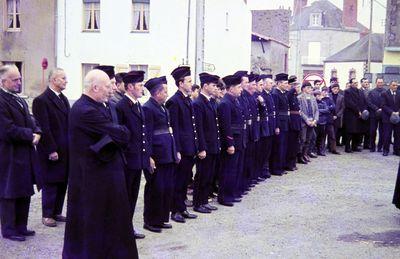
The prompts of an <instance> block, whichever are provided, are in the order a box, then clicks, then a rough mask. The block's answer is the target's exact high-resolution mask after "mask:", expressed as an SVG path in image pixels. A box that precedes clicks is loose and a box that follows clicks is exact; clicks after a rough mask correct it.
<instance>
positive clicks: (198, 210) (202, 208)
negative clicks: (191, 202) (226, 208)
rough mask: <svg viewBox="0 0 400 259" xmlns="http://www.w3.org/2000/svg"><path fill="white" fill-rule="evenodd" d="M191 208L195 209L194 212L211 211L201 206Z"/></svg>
mask: <svg viewBox="0 0 400 259" xmlns="http://www.w3.org/2000/svg"><path fill="white" fill-rule="evenodd" d="M193 210H194V211H196V212H199V213H207V214H209V213H211V210H209V209H206V208H205V207H203V206H199V207H193Z"/></svg>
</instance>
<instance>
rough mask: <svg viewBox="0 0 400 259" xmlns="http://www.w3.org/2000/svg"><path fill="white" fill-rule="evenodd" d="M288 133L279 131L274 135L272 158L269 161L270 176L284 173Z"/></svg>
mask: <svg viewBox="0 0 400 259" xmlns="http://www.w3.org/2000/svg"><path fill="white" fill-rule="evenodd" d="M287 137H288V132H287V131H281V132H280V133H279V135H275V137H274V140H273V147H272V157H271V161H270V169H271V174H282V173H283V171H284V166H285V163H286V162H285V160H286V151H287V140H288V138H287Z"/></svg>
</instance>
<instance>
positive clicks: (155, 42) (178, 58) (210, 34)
mask: <svg viewBox="0 0 400 259" xmlns="http://www.w3.org/2000/svg"><path fill="white" fill-rule="evenodd" d="M189 3H191V6H190V19H188V17H189V15H188V10H189ZM204 10H205V19H204V23H205V27H204V35H205V36H204V62H205V65H204V67H205V70H208V71H209V72H210V73H215V74H218V75H222V76H223V75H226V74H229V73H233V72H234V71H235V70H239V69H250V55H251V12H250V10H249V9H248V8H247V5H246V1H243V0H205V7H204ZM57 12H58V20H57V66H58V67H62V68H64V69H65V70H66V73H67V75H68V81H69V85H68V89H67V90H66V95H68V97H69V98H70V99H77V98H79V96H80V94H81V93H82V78H83V77H84V75H85V73H86V72H87V71H89V70H90V69H91V68H92V67H93V66H95V65H98V64H107V65H114V66H116V70H117V72H123V71H128V70H131V69H142V70H145V71H146V72H147V74H146V76H147V77H148V78H149V77H154V76H159V75H168V79H169V86H170V93H173V92H174V91H175V90H176V88H175V86H174V82H173V80H172V77H171V76H170V72H171V71H172V70H173V69H174V68H175V67H177V66H178V65H181V64H189V65H190V66H191V67H192V71H194V67H195V49H196V41H195V34H196V1H195V0H191V1H189V0H170V1H163V0H118V1H115V0H114V1H113V0H74V1H67V0H59V1H58V9H57ZM188 20H189V21H190V22H189V26H188ZM188 28H189V34H188ZM187 39H189V41H187ZM187 42H188V45H187ZM187 49H188V51H187Z"/></svg>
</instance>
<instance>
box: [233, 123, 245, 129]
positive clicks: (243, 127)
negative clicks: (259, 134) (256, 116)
mask: <svg viewBox="0 0 400 259" xmlns="http://www.w3.org/2000/svg"><path fill="white" fill-rule="evenodd" d="M231 128H232V130H244V129H246V124H244V125H239V124H232V126H231Z"/></svg>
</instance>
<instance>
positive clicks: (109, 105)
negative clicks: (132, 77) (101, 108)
mask: <svg viewBox="0 0 400 259" xmlns="http://www.w3.org/2000/svg"><path fill="white" fill-rule="evenodd" d="M94 69H98V70H101V71H103V72H104V73H106V74H107V75H108V77H109V78H110V84H111V90H110V91H109V93H108V97H107V101H106V102H104V105H105V107H106V109H107V110H108V112H109V113H110V114H111V118H112V121H113V122H114V123H118V116H117V111H116V107H115V105H116V102H115V101H114V100H115V98H116V92H117V91H118V88H117V84H116V83H117V80H116V78H115V70H114V66H110V65H101V66H97V67H95V68H94Z"/></svg>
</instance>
